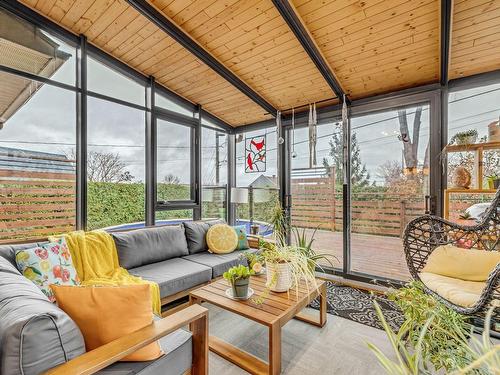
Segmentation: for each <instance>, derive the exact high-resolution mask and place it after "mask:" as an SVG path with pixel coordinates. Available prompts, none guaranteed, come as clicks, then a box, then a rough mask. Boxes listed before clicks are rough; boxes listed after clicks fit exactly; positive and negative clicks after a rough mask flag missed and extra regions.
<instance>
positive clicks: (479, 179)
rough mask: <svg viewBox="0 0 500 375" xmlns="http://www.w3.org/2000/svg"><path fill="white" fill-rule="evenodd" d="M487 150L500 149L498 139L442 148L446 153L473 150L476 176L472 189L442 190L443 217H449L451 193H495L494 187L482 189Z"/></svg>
mask: <svg viewBox="0 0 500 375" xmlns="http://www.w3.org/2000/svg"><path fill="white" fill-rule="evenodd" d="M487 150H500V141H495V142H484V143H474V144H468V145H448V146H446V147H445V148H444V150H443V152H445V153H446V154H449V153H453V152H474V173H475V177H476V186H474V187H473V188H472V189H463V188H450V189H445V190H444V199H443V202H444V207H443V208H444V212H443V214H444V218H445V219H449V217H450V197H451V195H453V194H495V193H496V190H494V189H483V187H482V184H483V178H484V170H483V167H484V151H487Z"/></svg>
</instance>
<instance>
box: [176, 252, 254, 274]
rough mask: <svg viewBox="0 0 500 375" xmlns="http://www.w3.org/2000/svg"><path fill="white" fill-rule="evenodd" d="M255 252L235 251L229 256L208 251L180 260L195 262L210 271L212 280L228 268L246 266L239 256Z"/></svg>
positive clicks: (245, 262)
mask: <svg viewBox="0 0 500 375" xmlns="http://www.w3.org/2000/svg"><path fill="white" fill-rule="evenodd" d="M247 251H248V252H255V251H257V250H255V249H249V250H235V251H233V252H232V253H229V254H212V253H209V252H208V251H205V252H203V253H198V254H191V255H188V256H185V257H183V258H182V259H186V260H189V261H191V262H196V263H199V264H202V265H204V266H207V267H210V268H211V269H212V278H215V277H219V276H222V274H223V273H224V272H226V271H227V270H228V269H229V268H231V267H233V266H237V265H239V264H243V265H245V266H246V265H248V264H247V261H246V259H245V258H243V257H242V256H241V255H242V254H243V253H245V252H247Z"/></svg>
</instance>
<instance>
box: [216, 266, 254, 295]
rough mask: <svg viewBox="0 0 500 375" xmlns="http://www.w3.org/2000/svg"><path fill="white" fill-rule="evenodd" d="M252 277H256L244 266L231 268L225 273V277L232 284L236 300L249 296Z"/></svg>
mask: <svg viewBox="0 0 500 375" xmlns="http://www.w3.org/2000/svg"><path fill="white" fill-rule="evenodd" d="M252 275H254V272H253V271H252V270H251V269H250V268H248V267H246V266H244V265H239V266H235V267H231V268H230V269H228V270H227V271H226V272H224V274H223V277H224V279H225V280H226V281H227V282H229V284H231V288H232V292H233V297H234V298H246V297H247V296H248V285H249V282H250V276H252Z"/></svg>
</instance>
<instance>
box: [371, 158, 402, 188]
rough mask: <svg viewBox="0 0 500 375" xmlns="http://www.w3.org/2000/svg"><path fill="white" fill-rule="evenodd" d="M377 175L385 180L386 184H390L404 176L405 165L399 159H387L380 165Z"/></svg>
mask: <svg viewBox="0 0 500 375" xmlns="http://www.w3.org/2000/svg"><path fill="white" fill-rule="evenodd" d="M377 176H378V177H380V178H382V179H383V180H384V185H385V186H390V185H392V184H394V183H395V182H397V181H399V180H400V179H401V178H402V177H403V167H402V166H401V163H400V162H398V161H397V160H387V161H386V162H385V163H383V164H382V165H380V166H379V167H378V169H377Z"/></svg>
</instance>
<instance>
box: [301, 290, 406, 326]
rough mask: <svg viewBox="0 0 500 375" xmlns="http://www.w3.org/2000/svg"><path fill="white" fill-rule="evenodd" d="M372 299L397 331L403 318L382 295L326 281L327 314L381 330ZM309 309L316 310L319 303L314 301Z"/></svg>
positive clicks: (394, 305) (395, 307) (392, 303)
mask: <svg viewBox="0 0 500 375" xmlns="http://www.w3.org/2000/svg"><path fill="white" fill-rule="evenodd" d="M374 299H376V300H377V302H378V304H379V305H380V308H381V309H382V312H383V313H384V316H385V319H386V320H387V322H388V323H389V325H390V326H391V327H392V329H393V330H398V329H399V327H400V326H401V324H403V322H404V316H403V314H402V312H401V311H400V310H399V308H398V307H397V306H396V304H395V303H394V302H392V301H389V300H388V299H387V298H386V297H385V296H384V295H380V294H375V295H373V296H372V295H371V294H370V292H368V291H366V290H363V289H357V288H353V287H350V286H347V285H342V284H338V283H333V282H331V281H328V284H327V300H328V303H327V312H329V313H330V314H333V315H337V316H340V317H341V318H345V319H349V320H352V321H355V322H358V323H361V324H365V325H367V326H370V327H375V328H378V329H383V328H382V325H381V324H380V320H379V318H378V316H377V312H376V311H375V307H374V306H373V300H374ZM310 307H312V308H314V309H316V310H318V309H319V301H318V300H317V299H316V300H314V301H313V302H312V303H311V305H310Z"/></svg>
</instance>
